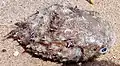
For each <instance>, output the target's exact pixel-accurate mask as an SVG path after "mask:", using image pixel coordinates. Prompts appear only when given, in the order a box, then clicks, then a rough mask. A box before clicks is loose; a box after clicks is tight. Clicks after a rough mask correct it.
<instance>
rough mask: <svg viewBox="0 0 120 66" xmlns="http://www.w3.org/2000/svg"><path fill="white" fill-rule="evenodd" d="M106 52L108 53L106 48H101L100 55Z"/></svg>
mask: <svg viewBox="0 0 120 66" xmlns="http://www.w3.org/2000/svg"><path fill="white" fill-rule="evenodd" d="M107 51H108V48H106V47H103V48H101V49H100V53H102V54H104V53H106V52H107Z"/></svg>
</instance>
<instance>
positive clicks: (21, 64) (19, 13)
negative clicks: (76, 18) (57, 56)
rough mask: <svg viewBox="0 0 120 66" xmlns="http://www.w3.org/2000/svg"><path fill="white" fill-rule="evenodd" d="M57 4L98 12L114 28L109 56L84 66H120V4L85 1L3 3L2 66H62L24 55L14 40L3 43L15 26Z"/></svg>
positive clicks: (15, 0)
mask: <svg viewBox="0 0 120 66" xmlns="http://www.w3.org/2000/svg"><path fill="white" fill-rule="evenodd" d="M56 3H58V4H64V5H68V6H69V5H70V6H77V7H78V8H80V9H85V10H93V11H97V12H99V13H100V14H101V16H102V18H103V19H106V20H107V21H109V22H110V23H111V24H112V25H113V26H114V31H115V33H116V42H115V45H114V46H113V47H112V48H111V50H110V52H108V53H107V54H105V55H102V56H100V58H98V59H97V60H96V61H93V62H88V63H85V64H83V65H82V66H120V52H119V50H120V41H119V40H120V34H119V32H120V22H119V21H120V16H119V15H120V0H95V4H94V6H91V5H90V4H88V3H87V2H86V1H85V0H0V66H60V64H57V63H53V62H50V61H43V60H42V59H38V58H34V57H32V56H30V55H29V54H28V53H23V51H24V50H23V48H22V47H21V46H19V44H18V43H17V42H16V41H13V40H12V39H9V40H5V41H3V40H2V39H4V36H5V35H6V34H7V33H9V32H10V31H11V30H12V29H14V28H15V25H14V23H16V22H20V21H24V19H25V18H27V16H30V15H31V14H33V13H35V12H36V11H37V10H40V9H42V8H44V7H47V6H49V5H52V4H56ZM73 66H75V65H73Z"/></svg>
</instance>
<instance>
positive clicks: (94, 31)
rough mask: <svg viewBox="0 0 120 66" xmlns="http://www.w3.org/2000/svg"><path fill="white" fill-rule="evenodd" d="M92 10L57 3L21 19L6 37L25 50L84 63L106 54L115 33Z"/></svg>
mask: <svg viewBox="0 0 120 66" xmlns="http://www.w3.org/2000/svg"><path fill="white" fill-rule="evenodd" d="M94 13H96V12H93V11H87V10H80V9H78V8H74V7H68V6H63V5H59V4H54V5H52V6H50V7H48V8H45V9H43V10H40V11H39V12H37V13H35V14H32V15H31V16H29V17H28V18H27V19H26V20H25V22H18V23H16V24H15V25H16V26H17V28H16V29H15V30H12V31H11V32H10V33H9V34H8V35H7V37H8V38H13V39H14V40H16V41H18V42H19V44H20V45H21V46H22V47H23V48H24V49H25V51H26V52H28V53H30V54H32V55H35V56H37V57H42V58H46V59H49V60H53V61H58V62H69V61H70V62H77V63H79V62H84V61H87V60H89V59H93V58H96V57H98V56H99V55H101V54H103V53H106V51H107V50H109V48H110V47H111V45H112V44H114V43H112V42H113V41H114V38H113V37H114V35H113V34H114V32H113V30H112V28H111V26H110V25H109V23H106V21H103V20H102V19H101V18H99V17H98V16H96V15H95V14H94Z"/></svg>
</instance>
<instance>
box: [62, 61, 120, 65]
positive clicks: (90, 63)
mask: <svg viewBox="0 0 120 66" xmlns="http://www.w3.org/2000/svg"><path fill="white" fill-rule="evenodd" d="M63 66H120V65H119V64H115V63H113V62H111V61H105V60H101V61H97V60H95V61H93V62H86V63H84V64H82V65H78V64H64V65H63Z"/></svg>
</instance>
